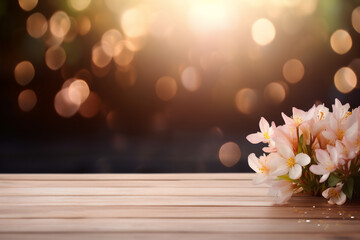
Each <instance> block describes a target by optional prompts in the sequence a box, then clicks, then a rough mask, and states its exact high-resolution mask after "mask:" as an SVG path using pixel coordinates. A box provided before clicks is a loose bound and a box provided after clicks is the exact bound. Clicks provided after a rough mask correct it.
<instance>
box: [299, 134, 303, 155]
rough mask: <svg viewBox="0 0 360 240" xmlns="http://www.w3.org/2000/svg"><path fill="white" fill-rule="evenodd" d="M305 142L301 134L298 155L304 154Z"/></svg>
mask: <svg viewBox="0 0 360 240" xmlns="http://www.w3.org/2000/svg"><path fill="white" fill-rule="evenodd" d="M303 142H304V136H303V135H302V134H301V136H300V138H299V145H298V153H302V152H303Z"/></svg>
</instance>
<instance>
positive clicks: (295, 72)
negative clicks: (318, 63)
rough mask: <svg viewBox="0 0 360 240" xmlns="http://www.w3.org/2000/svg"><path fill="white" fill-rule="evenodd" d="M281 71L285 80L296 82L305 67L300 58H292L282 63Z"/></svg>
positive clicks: (302, 74) (302, 75)
mask: <svg viewBox="0 0 360 240" xmlns="http://www.w3.org/2000/svg"><path fill="white" fill-rule="evenodd" d="M282 72H283V75H284V78H285V80H286V81H288V82H289V83H297V82H299V81H300V80H301V79H302V78H303V77H304V73H305V68H304V65H303V64H302V62H301V61H300V60H298V59H295V58H293V59H290V60H288V61H287V62H286V63H285V64H284V66H283V69H282Z"/></svg>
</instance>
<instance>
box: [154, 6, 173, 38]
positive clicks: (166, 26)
mask: <svg viewBox="0 0 360 240" xmlns="http://www.w3.org/2000/svg"><path fill="white" fill-rule="evenodd" d="M173 28H174V24H173V22H172V18H171V16H170V15H169V14H167V13H166V12H155V13H153V14H152V16H151V20H150V30H149V31H150V34H151V35H152V36H154V37H156V38H166V37H168V36H169V35H170V34H171V32H172V31H173Z"/></svg>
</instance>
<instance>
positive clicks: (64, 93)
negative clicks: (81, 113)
mask: <svg viewBox="0 0 360 240" xmlns="http://www.w3.org/2000/svg"><path fill="white" fill-rule="evenodd" d="M80 104H81V99H80V97H78V98H76V99H75V98H73V99H70V94H69V88H63V89H61V90H60V91H59V92H58V93H57V94H56V95H55V100H54V107H55V110H56V112H57V113H58V114H59V115H60V116H61V117H64V118H69V117H72V116H74V115H75V114H76V113H77V111H78V110H79V108H80Z"/></svg>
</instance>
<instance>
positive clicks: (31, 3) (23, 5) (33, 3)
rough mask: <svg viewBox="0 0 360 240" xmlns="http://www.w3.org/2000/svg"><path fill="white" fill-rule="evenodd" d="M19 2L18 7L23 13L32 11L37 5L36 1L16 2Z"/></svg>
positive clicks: (21, 0)
mask: <svg viewBox="0 0 360 240" xmlns="http://www.w3.org/2000/svg"><path fill="white" fill-rule="evenodd" d="M18 2H19V6H20V7H21V8H22V9H23V10H24V11H31V10H33V9H34V8H35V7H36V5H37V4H38V0H18Z"/></svg>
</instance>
